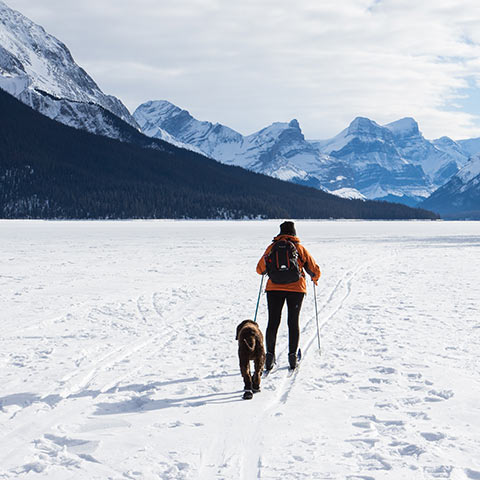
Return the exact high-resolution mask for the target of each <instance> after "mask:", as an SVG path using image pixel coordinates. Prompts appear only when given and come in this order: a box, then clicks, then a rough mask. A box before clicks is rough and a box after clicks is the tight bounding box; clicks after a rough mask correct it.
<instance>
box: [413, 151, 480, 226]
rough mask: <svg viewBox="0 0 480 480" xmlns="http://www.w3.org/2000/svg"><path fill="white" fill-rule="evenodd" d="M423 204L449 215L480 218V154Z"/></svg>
mask: <svg viewBox="0 0 480 480" xmlns="http://www.w3.org/2000/svg"><path fill="white" fill-rule="evenodd" d="M421 205H422V207H424V208H429V209H432V210H435V211H436V212H439V213H441V214H443V215H447V216H449V217H455V218H478V219H480V155H476V156H475V157H473V158H472V159H471V160H470V161H469V162H468V163H467V164H466V165H465V166H464V167H463V168H462V169H461V170H460V171H459V172H458V173H457V174H456V175H454V176H453V177H452V178H451V179H450V181H448V182H447V183H446V184H445V185H443V186H442V187H440V188H439V189H438V190H436V191H435V192H434V193H433V194H432V195H431V196H430V197H429V198H428V199H427V200H425V201H424V202H422V204H421Z"/></svg>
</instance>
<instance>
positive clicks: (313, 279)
mask: <svg viewBox="0 0 480 480" xmlns="http://www.w3.org/2000/svg"><path fill="white" fill-rule="evenodd" d="M312 282H313V283H314V284H315V286H318V278H314V277H312Z"/></svg>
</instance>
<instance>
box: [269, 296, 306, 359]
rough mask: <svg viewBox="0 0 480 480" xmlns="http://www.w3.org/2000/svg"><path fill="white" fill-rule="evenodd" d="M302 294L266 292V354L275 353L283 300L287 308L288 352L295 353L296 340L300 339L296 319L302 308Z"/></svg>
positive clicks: (296, 347)
mask: <svg viewBox="0 0 480 480" xmlns="http://www.w3.org/2000/svg"><path fill="white" fill-rule="evenodd" d="M304 296H305V294H304V293H302V292H286V291H281V290H273V291H270V292H267V303H268V325H267V335H266V342H267V352H269V353H275V343H276V341H277V332H278V327H279V326H280V320H281V318H282V309H283V304H284V303H285V300H287V308H288V352H289V353H296V352H297V349H298V340H299V337H300V328H299V325H298V317H299V315H300V309H301V308H302V302H303V297H304Z"/></svg>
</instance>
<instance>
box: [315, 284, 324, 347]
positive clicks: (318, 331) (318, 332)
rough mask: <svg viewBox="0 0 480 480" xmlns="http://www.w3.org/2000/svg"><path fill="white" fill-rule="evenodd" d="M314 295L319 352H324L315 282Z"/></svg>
mask: <svg viewBox="0 0 480 480" xmlns="http://www.w3.org/2000/svg"><path fill="white" fill-rule="evenodd" d="M313 296H314V298H315V318H316V320H317V338H318V352H319V354H320V355H321V354H322V347H321V346H320V328H319V327H318V309H317V289H316V286H315V282H313Z"/></svg>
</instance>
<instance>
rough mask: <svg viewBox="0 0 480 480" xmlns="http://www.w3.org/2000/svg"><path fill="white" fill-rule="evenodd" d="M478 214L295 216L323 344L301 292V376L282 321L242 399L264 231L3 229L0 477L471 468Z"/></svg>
mask: <svg viewBox="0 0 480 480" xmlns="http://www.w3.org/2000/svg"><path fill="white" fill-rule="evenodd" d="M12 225H13V227H12ZM477 225H478V224H475V223H472V224H468V223H461V224H459V225H455V224H450V223H445V224H442V223H440V224H438V223H430V222H415V223H403V224H402V223H401V222H398V223H396V222H393V223H392V222H385V223H382V222H378V223H377V222H358V223H354V222H352V223H349V222H344V223H342V222H299V224H298V226H297V230H298V231H299V232H302V233H301V237H302V238H304V239H305V244H306V246H307V248H308V249H309V250H310V252H311V253H312V254H313V255H314V257H315V258H316V259H317V261H318V262H319V264H320V266H321V267H322V271H323V275H322V278H321V279H320V282H319V287H318V289H317V299H318V307H319V308H318V318H319V327H320V335H321V340H322V352H321V355H319V354H318V345H317V326H316V319H315V309H314V304H313V301H314V299H313V292H311V291H310V290H309V293H308V295H307V297H306V298H305V301H304V306H303V308H302V315H301V338H300V347H301V348H302V353H303V356H302V362H301V365H300V367H299V368H298V369H297V370H296V371H294V372H293V373H292V374H289V372H288V369H287V368H286V365H287V355H286V351H287V344H288V343H287V340H288V333H287V328H286V321H285V318H284V319H283V320H282V324H281V327H280V330H279V335H278V339H277V352H278V358H277V360H278V363H279V366H278V368H277V369H276V370H275V371H274V372H272V373H271V374H270V375H269V376H268V377H266V378H264V379H263V382H262V391H261V392H260V393H258V394H255V396H254V399H253V400H251V401H243V400H242V399H241V396H242V388H243V383H242V379H241V376H240V373H239V369H238V359H237V346H236V342H235V341H234V335H235V327H236V325H237V324H238V323H239V322H240V321H241V320H243V319H245V318H249V317H251V316H253V312H254V309H255V303H256V298H257V295H256V294H257V292H258V282H259V277H258V276H256V275H255V274H254V273H253V270H254V268H255V264H256V261H257V260H258V257H259V255H260V254H261V253H262V252H263V249H264V247H265V243H266V241H265V239H267V242H268V239H269V238H270V237H271V236H272V231H273V232H274V233H275V231H276V229H277V224H276V223H273V222H234V223H223V222H220V223H216V222H98V223H97V222H92V223H89V222H15V223H8V222H4V223H2V226H3V227H7V229H10V230H8V232H9V233H10V236H6V237H2V236H1V235H0V242H2V243H1V244H0V247H1V248H0V252H2V253H0V255H2V256H0V264H2V265H3V266H4V267H8V269H7V270H5V273H6V274H5V275H3V274H2V275H0V286H2V287H3V290H2V292H1V293H0V295H1V298H2V300H6V302H7V306H8V309H7V312H8V316H7V319H6V324H5V330H4V333H3V335H2V338H1V339H0V341H1V342H2V344H1V346H2V348H1V350H0V368H1V369H2V370H1V371H2V372H3V373H2V382H3V385H4V388H3V391H2V394H0V426H1V430H0V442H1V443H0V445H1V446H2V448H1V449H0V478H4V479H11V478H26V479H29V478H36V479H37V478H38V479H39V478H48V479H62V480H63V479H65V478H85V479H106V478H111V479H120V478H124V479H125V478H128V479H153V478H158V479H162V480H164V479H167V480H168V479H175V480H177V479H185V480H188V479H205V480H209V479H243V480H251V479H271V480H274V479H278V478H282V479H292V480H299V479H335V480H336V479H342V478H343V479H349V480H354V479H363V480H382V479H389V480H390V479H397V478H399V479H401V478H408V479H414V480H416V479H422V480H424V479H428V480H434V479H438V478H450V479H452V480H470V479H479V478H480V462H479V461H478V458H477V457H478V455H477V452H478V451H479V450H480V438H479V435H478V432H477V429H476V428H474V426H475V425H478V424H479V422H480V409H479V407H478V406H477V399H478V394H479V393H480V381H479V380H478V378H479V377H478V373H479V371H480V363H479V359H478V354H477V353H478V348H479V347H480V339H479V335H480V323H478V322H479V321H478V318H479V316H478V313H479V310H478V302H479V300H480V298H479V296H478V295H477V294H476V293H475V292H476V284H477V272H476V269H475V268H474V266H473V265H474V264H475V260H474V259H475V258H476V256H475V255H478V247H479V246H480V232H477ZM432 229H434V230H435V229H436V231H437V232H439V233H437V234H432V233H431V230H432ZM462 229H467V230H468V229H470V230H468V232H469V233H468V235H467V234H465V235H466V236H467V237H468V242H464V241H463V238H462V234H461V231H462ZM394 231H396V232H397V233H396V234H394V233H392V232H394ZM80 232H81V235H80ZM385 232H388V233H385ZM459 232H460V233H459ZM219 233H220V234H219ZM52 235H53V237H52ZM52 238H55V239H54V240H52ZM239 238H240V241H241V242H243V243H241V244H242V245H245V244H247V245H248V251H246V252H245V254H244V255H243V256H242V258H239V259H236V258H234V257H232V254H231V252H230V246H233V245H235V243H234V242H235V241H238V239H239ZM52 242H53V243H52ZM159 245H161V246H162V248H160V247H159ZM236 248H237V247H236ZM238 250H239V249H238V248H237V251H238ZM165 251H166V252H169V253H168V257H169V260H171V259H172V258H175V261H176V264H175V268H172V266H171V265H170V264H169V265H168V267H167V268H166V267H165V266H164V265H165V254H164V252H165ZM27 252H28V253H29V259H31V258H34V259H35V261H31V260H28V261H27V260H26V259H25V255H26V253H27ZM199 252H201V254H200V255H199ZM463 252H465V253H463ZM232 262H233V265H232ZM233 271H234V272H235V275H234V278H232V272H233ZM447 278H448V279H449V280H448V281H446V280H445V279H447ZM239 279H240V283H241V288H239ZM309 288H310V287H309ZM258 319H259V324H260V326H261V328H262V330H265V327H266V302H265V298H264V295H262V301H261V304H260V308H259V313H258Z"/></svg>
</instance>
